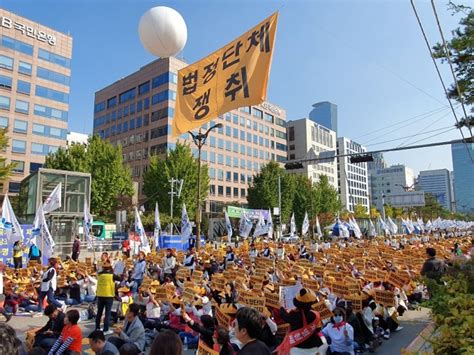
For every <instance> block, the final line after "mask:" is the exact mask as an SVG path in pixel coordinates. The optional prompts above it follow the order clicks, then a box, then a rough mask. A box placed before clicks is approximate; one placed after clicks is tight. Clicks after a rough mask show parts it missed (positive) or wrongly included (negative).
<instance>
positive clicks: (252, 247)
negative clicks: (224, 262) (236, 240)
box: [249, 243, 258, 263]
mask: <svg viewBox="0 0 474 355" xmlns="http://www.w3.org/2000/svg"><path fill="white" fill-rule="evenodd" d="M249 258H250V262H252V263H254V262H255V259H257V258H258V250H257V248H256V247H255V244H253V243H252V244H250V250H249Z"/></svg>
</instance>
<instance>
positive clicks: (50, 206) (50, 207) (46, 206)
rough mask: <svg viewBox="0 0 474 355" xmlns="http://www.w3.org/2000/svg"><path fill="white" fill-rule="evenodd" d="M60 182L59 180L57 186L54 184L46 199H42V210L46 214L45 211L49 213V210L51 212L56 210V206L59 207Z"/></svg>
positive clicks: (60, 200)
mask: <svg viewBox="0 0 474 355" xmlns="http://www.w3.org/2000/svg"><path fill="white" fill-rule="evenodd" d="M62 186H63V185H62V183H61V182H60V183H59V184H58V186H56V187H55V188H54V190H53V192H51V193H50V194H49V196H48V198H47V199H46V201H44V203H43V212H44V213H45V214H46V213H50V212H53V211H55V210H57V209H58V208H61V202H62V199H61V191H62Z"/></svg>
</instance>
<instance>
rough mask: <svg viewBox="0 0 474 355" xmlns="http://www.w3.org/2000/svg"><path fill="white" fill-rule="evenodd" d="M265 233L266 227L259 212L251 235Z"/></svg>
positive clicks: (256, 235) (255, 235)
mask: <svg viewBox="0 0 474 355" xmlns="http://www.w3.org/2000/svg"><path fill="white" fill-rule="evenodd" d="M263 234H267V228H266V225H265V220H264V219H263V214H262V213H260V214H259V216H258V222H257V225H256V226H255V230H254V231H253V236H254V237H258V236H260V235H263Z"/></svg>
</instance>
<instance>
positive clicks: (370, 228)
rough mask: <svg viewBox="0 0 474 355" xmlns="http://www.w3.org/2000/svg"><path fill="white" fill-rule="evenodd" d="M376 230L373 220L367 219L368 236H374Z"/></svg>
mask: <svg viewBox="0 0 474 355" xmlns="http://www.w3.org/2000/svg"><path fill="white" fill-rule="evenodd" d="M376 236H377V231H376V230H375V226H374V222H372V220H371V219H369V237H376Z"/></svg>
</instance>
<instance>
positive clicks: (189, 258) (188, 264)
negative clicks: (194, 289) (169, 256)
mask: <svg viewBox="0 0 474 355" xmlns="http://www.w3.org/2000/svg"><path fill="white" fill-rule="evenodd" d="M195 264H196V258H195V257H194V250H193V249H192V248H189V250H188V251H187V252H186V257H185V258H184V261H183V266H184V267H185V268H187V269H188V270H190V271H191V275H192V274H193V272H194V268H195Z"/></svg>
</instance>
